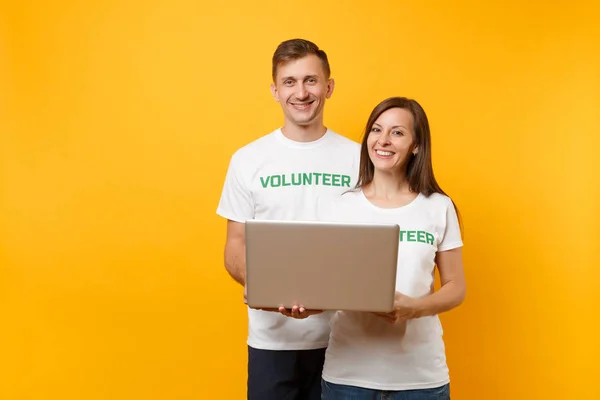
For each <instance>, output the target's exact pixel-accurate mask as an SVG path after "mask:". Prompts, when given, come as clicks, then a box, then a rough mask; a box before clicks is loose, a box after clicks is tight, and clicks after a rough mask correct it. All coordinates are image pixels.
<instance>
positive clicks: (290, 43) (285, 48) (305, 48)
mask: <svg viewBox="0 0 600 400" xmlns="http://www.w3.org/2000/svg"><path fill="white" fill-rule="evenodd" d="M309 54H314V55H316V56H317V57H319V59H320V60H321V63H322V64H323V70H324V71H325V77H326V78H327V79H329V76H330V75H331V69H330V68H329V61H328V60H327V54H325V52H324V51H323V50H321V49H319V46H317V45H316V44H314V43H313V42H311V41H309V40H305V39H290V40H286V41H285V42H282V43H281V44H280V45H279V46H277V49H276V50H275V53H274V54H273V70H272V73H273V82H275V79H276V77H277V68H278V67H279V65H280V64H281V63H284V62H287V61H291V60H297V59H299V58H302V57H305V56H307V55H309Z"/></svg>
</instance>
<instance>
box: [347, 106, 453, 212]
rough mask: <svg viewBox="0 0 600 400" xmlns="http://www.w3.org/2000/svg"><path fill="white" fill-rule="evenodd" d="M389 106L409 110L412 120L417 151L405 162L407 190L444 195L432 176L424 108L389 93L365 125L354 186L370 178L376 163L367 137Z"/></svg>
mask: <svg viewBox="0 0 600 400" xmlns="http://www.w3.org/2000/svg"><path fill="white" fill-rule="evenodd" d="M391 108H402V109H404V110H407V111H409V112H410V113H411V114H412V116H413V120H414V130H415V136H414V141H415V146H416V147H417V149H418V151H417V154H416V155H414V156H411V157H410V159H409V160H408V164H407V166H406V179H407V180H408V185H409V188H410V190H411V191H412V192H415V193H422V194H423V195H425V196H429V195H431V194H432V193H440V194H443V195H445V196H447V195H446V193H445V192H444V191H443V190H442V188H441V187H440V185H439V184H438V183H437V181H436V180H435V176H434V174H433V165H432V162H431V133H430V131H429V121H428V120H427V114H425V110H423V107H421V105H420V104H419V103H417V101H415V100H412V99H408V98H406V97H390V98H388V99H385V100H383V101H382V102H381V103H379V104H378V105H377V106H376V107H375V108H374V109H373V111H372V112H371V115H370V116H369V119H368V121H367V125H366V126H365V132H364V136H363V140H362V145H361V150H360V167H359V172H358V181H357V182H356V189H361V188H364V187H365V186H367V185H368V184H370V183H371V182H372V181H373V175H374V173H375V166H374V165H373V162H372V161H371V158H370V157H369V148H368V145H367V140H368V138H369V134H370V133H371V129H372V128H373V124H374V123H375V121H376V120H377V118H379V116H380V115H381V114H383V113H384V112H385V111H387V110H389V109H391ZM453 203H454V202H453ZM454 208H455V209H456V213H457V214H458V209H457V208H456V205H454ZM459 218H460V217H459Z"/></svg>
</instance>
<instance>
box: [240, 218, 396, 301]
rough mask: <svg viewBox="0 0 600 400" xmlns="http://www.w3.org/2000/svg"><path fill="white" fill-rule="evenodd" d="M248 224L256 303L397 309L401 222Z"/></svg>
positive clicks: (251, 294)
mask: <svg viewBox="0 0 600 400" xmlns="http://www.w3.org/2000/svg"><path fill="white" fill-rule="evenodd" d="M245 230H246V289H247V302H248V305H249V306H250V307H254V308H271V307H279V306H280V305H283V306H284V307H286V308H290V307H292V305H294V304H298V305H303V306H304V307H305V308H306V309H308V310H310V309H313V310H352V311H374V312H389V311H391V310H392V309H393V305H394V294H395V287H396V268H397V262H398V244H399V235H400V227H399V226H398V225H397V224H382V223H377V224H373V223H371V224H367V223H353V222H344V223H337V222H336V223H333V222H305V221H260V220H249V221H247V222H246V224H245Z"/></svg>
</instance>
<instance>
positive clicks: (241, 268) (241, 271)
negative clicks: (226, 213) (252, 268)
mask: <svg viewBox="0 0 600 400" xmlns="http://www.w3.org/2000/svg"><path fill="white" fill-rule="evenodd" d="M225 268H226V269H227V272H228V273H229V275H231V277H232V278H233V279H235V281H236V282H237V283H239V284H240V285H242V286H245V285H246V232H245V230H244V224H243V223H241V222H235V221H232V220H227V240H226V242H225Z"/></svg>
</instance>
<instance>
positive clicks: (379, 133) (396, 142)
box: [367, 108, 417, 173]
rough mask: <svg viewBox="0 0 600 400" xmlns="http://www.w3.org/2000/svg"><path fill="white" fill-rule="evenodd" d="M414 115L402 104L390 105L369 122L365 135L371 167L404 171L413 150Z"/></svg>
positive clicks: (389, 171)
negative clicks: (401, 106) (369, 127)
mask: <svg viewBox="0 0 600 400" xmlns="http://www.w3.org/2000/svg"><path fill="white" fill-rule="evenodd" d="M414 136H415V131H414V118H413V116H412V114H411V113H410V111H408V110H405V109H403V108H390V109H389V110H386V111H385V112H383V113H382V114H381V115H380V116H379V118H377V120H375V122H374V123H373V126H372V127H371V131H370V132H369V136H368V138H367V147H368V149H369V158H370V159H371V162H372V163H373V165H374V166H375V170H376V171H377V170H379V171H381V172H387V173H397V172H401V171H404V170H405V169H406V165H407V163H408V160H409V159H410V157H412V156H413V152H415V154H416V151H417V148H416V147H415V145H414Z"/></svg>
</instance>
